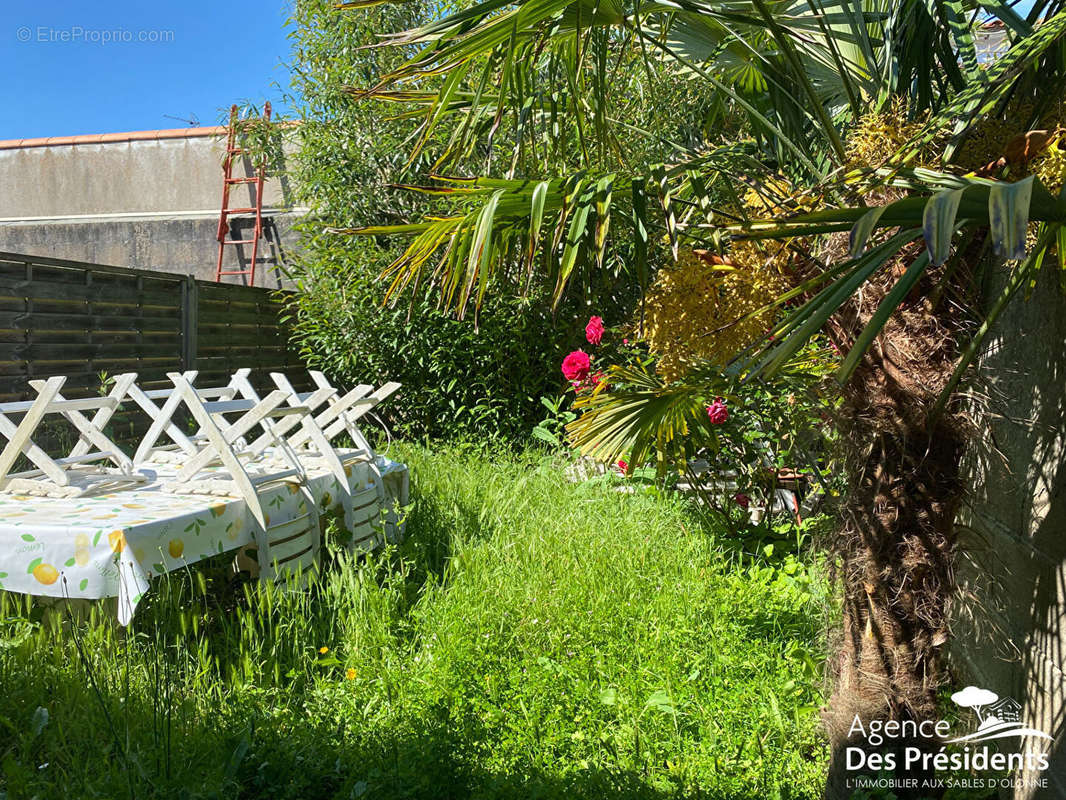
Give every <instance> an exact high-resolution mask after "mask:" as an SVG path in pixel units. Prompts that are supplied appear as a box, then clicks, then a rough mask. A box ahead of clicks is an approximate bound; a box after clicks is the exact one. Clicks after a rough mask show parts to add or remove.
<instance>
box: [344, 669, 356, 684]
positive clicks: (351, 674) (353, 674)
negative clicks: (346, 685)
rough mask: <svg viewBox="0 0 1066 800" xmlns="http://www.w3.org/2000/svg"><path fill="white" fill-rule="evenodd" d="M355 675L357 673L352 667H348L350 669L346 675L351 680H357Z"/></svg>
mask: <svg viewBox="0 0 1066 800" xmlns="http://www.w3.org/2000/svg"><path fill="white" fill-rule="evenodd" d="M355 675H356V672H355V670H354V669H352V668H351V667H348V671H347V672H345V673H344V677H345V678H347V679H348V680H350V681H354V680H355Z"/></svg>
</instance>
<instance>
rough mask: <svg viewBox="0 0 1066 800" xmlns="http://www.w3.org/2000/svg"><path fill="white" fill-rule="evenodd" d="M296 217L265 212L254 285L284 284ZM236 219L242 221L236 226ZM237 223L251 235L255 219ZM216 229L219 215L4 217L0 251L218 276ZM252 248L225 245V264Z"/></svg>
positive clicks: (236, 264)
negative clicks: (25, 219) (6, 219)
mask: <svg viewBox="0 0 1066 800" xmlns="http://www.w3.org/2000/svg"><path fill="white" fill-rule="evenodd" d="M295 219H296V215H294V214H275V215H272V216H269V217H264V219H263V232H264V236H263V239H262V240H261V241H260V242H259V251H258V253H257V257H256V260H257V261H258V265H257V267H256V278H255V284H256V286H268V287H280V286H282V285H285V277H284V264H285V258H286V256H288V255H291V248H292V247H293V246H294V242H295V241H296V235H295V233H294V232H293V230H292V225H293V222H294V221H295ZM238 224H239V225H242V226H243V227H242V228H240V229H237V228H236V226H237V225H238ZM234 226H235V230H241V231H247V232H248V233H247V238H250V232H251V230H252V222H251V221H244V222H239V223H234ZM217 230H218V217H181V216H175V217H169V218H166V217H164V218H159V217H156V218H152V217H133V218H123V219H115V218H111V219H107V218H104V219H85V220H78V221H62V220H41V221H34V222H0V251H4V252H8V253H23V254H25V255H33V256H49V257H51V258H65V259H70V260H72V261H83V262H87V263H90V264H105V265H111V266H117V267H134V268H137V269H148V270H155V271H159V272H172V273H176V274H179V275H193V276H195V277H197V278H199V279H200V280H214V278H215V264H216V262H217V259H218V242H217V240H216V238H215V234H216V232H217ZM237 238H245V235H243V234H239V235H238V237H237ZM251 253H252V248H251V245H240V246H227V247H226V248H225V250H224V251H223V256H224V258H223V267H224V268H225V269H247V268H248V267H247V265H248V261H249V259H250V258H251ZM225 282H227V283H241V282H244V279H243V278H240V277H239V276H229V277H227V278H226V279H225Z"/></svg>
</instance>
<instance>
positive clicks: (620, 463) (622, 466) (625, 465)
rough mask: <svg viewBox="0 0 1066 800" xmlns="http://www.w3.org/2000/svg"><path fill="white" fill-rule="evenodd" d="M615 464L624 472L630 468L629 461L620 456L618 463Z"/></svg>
mask: <svg viewBox="0 0 1066 800" xmlns="http://www.w3.org/2000/svg"><path fill="white" fill-rule="evenodd" d="M615 466H617V467H618V469H620V470H622V473H623V474H625V471H626V470H627V469H629V462H627V461H626V460H625V459H624V458H620V459H618V463H617V464H616V465H615Z"/></svg>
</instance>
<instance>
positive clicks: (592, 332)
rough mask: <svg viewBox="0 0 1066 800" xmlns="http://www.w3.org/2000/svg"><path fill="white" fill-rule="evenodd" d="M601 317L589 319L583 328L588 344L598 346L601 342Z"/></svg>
mask: <svg viewBox="0 0 1066 800" xmlns="http://www.w3.org/2000/svg"><path fill="white" fill-rule="evenodd" d="M604 330H606V329H605V328H604V327H603V317H590V318H589V324H588V325H586V326H585V338H586V339H588V341H589V344H599V343H600V342H602V341H603V332H604Z"/></svg>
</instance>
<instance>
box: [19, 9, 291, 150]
mask: <svg viewBox="0 0 1066 800" xmlns="http://www.w3.org/2000/svg"><path fill="white" fill-rule="evenodd" d="M287 18H288V3H287V0H178V2H173V3H152V2H144V0H138V2H132V0H108V2H89V3H87V2H85V1H84V0H81V2H73V1H72V0H46V1H44V2H42V0H37V1H36V2H30V1H28V0H3V2H2V3H0V75H3V76H4V78H3V80H2V81H0V139H21V138H28V137H37V136H71V135H75V134H84V133H110V132H115V131H134V130H152V129H156V128H181V127H185V125H186V123H185V122H183V121H181V120H175V119H169V118H167V116H165V115H168V114H169V115H172V116H175V117H181V118H183V119H189V118H191V117H192V116H195V117H196V118H198V119H199V122H200V124H201V125H215V124H217V123H218V122H219V120H220V117H221V116H222V114H223V113H224V112H223V111H220V109H227V108H229V106H230V104H231V103H234V102H241V101H251V102H253V103H256V104H257V105H259V104H261V103H262V102H263V101H264V100H271V101H272V102H273V103H274V104H275V106H277V105H278V104H279V102H280V100H281V93H282V91H284V90H285V89H287V87H288V73H287V71H286V69H285V66H284V63H285V62H287V61H288V55H289V41H288V39H287V29H286V26H285V23H286V19H287Z"/></svg>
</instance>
